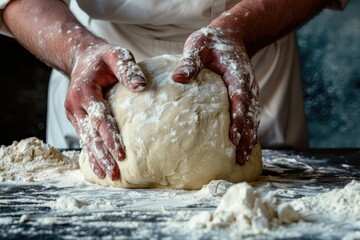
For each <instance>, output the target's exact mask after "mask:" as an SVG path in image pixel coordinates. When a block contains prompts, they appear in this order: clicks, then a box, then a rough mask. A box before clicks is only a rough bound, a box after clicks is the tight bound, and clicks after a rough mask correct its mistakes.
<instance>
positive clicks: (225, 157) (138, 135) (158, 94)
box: [80, 55, 262, 189]
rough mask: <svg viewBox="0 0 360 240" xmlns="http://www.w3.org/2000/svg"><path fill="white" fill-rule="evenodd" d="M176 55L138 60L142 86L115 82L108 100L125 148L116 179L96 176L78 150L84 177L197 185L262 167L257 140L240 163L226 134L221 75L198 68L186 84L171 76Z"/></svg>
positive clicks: (240, 177) (243, 177)
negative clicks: (144, 86)
mask: <svg viewBox="0 0 360 240" xmlns="http://www.w3.org/2000/svg"><path fill="white" fill-rule="evenodd" d="M178 61H179V58H178V57H177V56H170V55H164V56H159V57H155V58H151V59H148V60H146V61H143V62H140V63H139V65H140V67H141V68H142V70H143V71H144V74H145V76H146V78H147V80H148V86H147V89H146V90H145V91H143V92H131V91H130V90H128V89H126V88H125V87H123V86H122V85H121V84H117V85H116V86H115V87H114V88H113V89H112V91H111V93H110V97H109V103H110V106H111V109H112V112H113V115H114V117H115V119H116V121H117V123H118V127H119V129H120V132H121V136H122V139H123V143H124V145H125V149H126V159H124V160H122V161H117V163H118V165H119V167H120V172H121V179H120V180H118V181H111V180H110V179H109V178H108V177H106V178H105V179H99V178H98V177H96V175H95V174H94V173H93V172H92V170H91V169H90V166H89V163H88V159H87V155H86V154H84V153H83V152H82V153H81V156H80V167H81V171H82V172H83V174H84V176H85V179H86V180H88V181H90V182H93V183H97V184H101V185H107V186H115V187H125V188H173V189H199V188H201V187H202V186H203V185H205V184H208V183H209V182H210V181H211V180H214V179H224V180H227V181H230V182H241V181H254V180H256V178H257V177H258V176H259V175H260V173H261V171H262V160H261V149H260V146H259V145H257V146H256V147H255V148H254V150H253V152H252V154H251V157H250V160H249V161H248V162H246V163H245V164H244V165H242V166H240V165H239V164H237V163H236V160H235V146H234V145H233V144H232V142H231V141H230V139H229V125H230V114H229V100H228V94H227V90H226V87H225V85H224V83H223V80H222V79H221V77H220V76H219V75H217V74H215V73H213V72H212V71H210V70H208V69H203V70H202V71H201V72H200V73H199V74H198V76H197V78H196V79H194V80H192V81H191V82H190V83H188V84H180V83H176V82H174V81H173V80H172V79H171V75H172V72H173V70H174V68H175V66H176V64H177V62H178Z"/></svg>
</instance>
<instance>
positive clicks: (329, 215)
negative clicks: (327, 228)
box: [290, 180, 360, 226]
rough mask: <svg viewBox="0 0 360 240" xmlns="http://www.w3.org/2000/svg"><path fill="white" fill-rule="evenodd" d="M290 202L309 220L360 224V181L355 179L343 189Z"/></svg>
mask: <svg viewBox="0 0 360 240" xmlns="http://www.w3.org/2000/svg"><path fill="white" fill-rule="evenodd" d="M290 204H291V205H292V206H293V207H294V209H295V210H296V211H298V212H300V213H301V215H302V216H303V217H304V219H305V220H307V221H323V220H326V221H333V222H342V223H356V222H357V223H358V224H359V226H360V182H358V181H355V180H353V181H352V182H350V183H348V184H347V185H346V186H345V187H344V188H342V189H333V190H331V191H328V192H325V193H321V194H318V195H316V196H313V197H303V198H301V199H297V200H294V201H292V202H290Z"/></svg>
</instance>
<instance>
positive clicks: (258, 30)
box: [209, 0, 327, 56]
mask: <svg viewBox="0 0 360 240" xmlns="http://www.w3.org/2000/svg"><path fill="white" fill-rule="evenodd" d="M326 2H327V0H243V1H241V2H240V3H238V4H237V5H235V6H234V7H233V8H232V9H230V10H229V11H227V12H226V13H224V14H222V15H221V16H220V17H218V18H217V19H215V20H214V21H213V22H212V23H211V24H210V25H209V27H220V28H222V29H224V30H225V31H227V30H229V31H232V32H233V33H232V34H233V38H234V39H235V40H238V41H242V42H243V44H244V45H245V47H246V49H247V52H248V54H249V55H250V56H252V55H253V54H255V53H256V52H257V51H258V50H260V49H261V48H263V47H264V46H266V45H268V44H270V43H271V42H273V41H275V40H277V39H279V38H281V37H282V36H284V35H285V34H287V33H289V32H290V31H292V30H294V29H295V28H297V27H298V26H300V25H302V24H303V23H305V22H306V21H307V20H309V19H310V18H311V17H312V16H314V15H315V14H316V13H317V12H319V11H320V10H321V9H322V8H324V7H325V5H326Z"/></svg>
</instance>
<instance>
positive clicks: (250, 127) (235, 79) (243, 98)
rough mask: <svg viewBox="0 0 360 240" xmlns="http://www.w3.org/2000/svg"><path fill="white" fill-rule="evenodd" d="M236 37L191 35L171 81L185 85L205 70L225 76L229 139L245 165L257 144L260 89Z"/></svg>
mask: <svg viewBox="0 0 360 240" xmlns="http://www.w3.org/2000/svg"><path fill="white" fill-rule="evenodd" d="M233 36H237V35H236V34H232V32H231V31H229V30H226V31H225V30H222V28H210V27H206V28H202V29H200V30H198V31H196V32H194V33H193V34H191V35H190V36H189V38H188V39H187V40H186V42H185V46H184V52H183V56H182V59H181V60H180V62H179V64H178V65H177V67H176V69H175V71H174V73H173V76H172V77H173V80H174V81H176V82H182V83H186V82H188V81H190V80H191V79H193V78H194V77H195V76H196V75H197V73H198V72H199V71H200V70H201V69H202V68H204V67H206V68H208V69H211V70H212V71H214V72H216V73H217V74H219V75H220V76H222V78H223V81H224V82H225V85H226V86H227V89H228V94H229V98H230V118H231V125H230V132H229V136H230V139H231V141H232V142H233V143H234V144H235V145H236V160H237V162H238V163H239V164H241V165H242V164H245V162H246V161H247V160H248V158H249V156H250V153H251V151H252V149H253V148H254V146H255V145H256V144H257V143H258V138H257V129H258V126H259V122H260V108H259V104H258V94H259V87H258V85H257V82H256V81H255V77H254V72H253V68H252V66H251V63H250V59H249V57H248V55H247V53H246V49H245V47H244V45H243V44H241V41H239V39H234V37H233ZM219 147H220V146H219Z"/></svg>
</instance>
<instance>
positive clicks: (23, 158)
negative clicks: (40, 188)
mask: <svg viewBox="0 0 360 240" xmlns="http://www.w3.org/2000/svg"><path fill="white" fill-rule="evenodd" d="M76 157H77V156H76V153H75V152H69V153H68V156H65V155H63V154H62V153H61V152H60V151H58V150H57V149H55V148H54V147H52V146H50V145H48V144H45V143H44V142H43V141H41V140H39V139H37V138H35V137H31V138H27V139H23V140H21V141H20V142H16V141H15V142H13V144H12V145H10V146H7V147H6V146H1V147H0V182H10V181H14V182H16V181H20V182H37V181H48V180H53V179H54V177H55V175H56V174H64V173H66V172H67V171H69V170H72V169H77V168H78V164H77V160H75V161H74V159H71V158H75V159H76Z"/></svg>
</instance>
